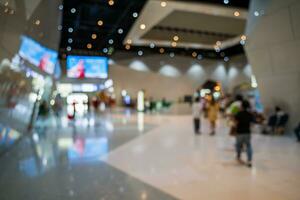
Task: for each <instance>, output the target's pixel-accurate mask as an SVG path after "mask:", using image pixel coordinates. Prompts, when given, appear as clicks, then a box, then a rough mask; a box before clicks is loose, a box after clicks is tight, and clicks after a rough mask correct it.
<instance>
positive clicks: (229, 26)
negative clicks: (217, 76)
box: [60, 0, 249, 58]
mask: <svg viewBox="0 0 300 200" xmlns="http://www.w3.org/2000/svg"><path fill="white" fill-rule="evenodd" d="M225 1H226V0H225ZM225 1H224V0H182V1H177V0H176V1H175V0H169V1H164V2H165V3H166V7H162V6H161V3H162V1H160V0H148V1H147V0H85V1H82V0H64V2H63V20H62V34H61V42H60V54H61V55H62V57H63V58H64V57H65V56H66V55H68V54H80V55H106V56H111V55H113V54H114V52H115V51H129V52H132V53H134V52H135V53H139V54H142V55H148V54H153V53H156V54H159V53H162V52H163V53H169V54H180V55H187V56H191V55H192V54H193V56H194V57H197V58H203V57H208V58H223V57H226V56H232V55H237V54H241V53H243V47H242V46H241V45H240V44H239V42H240V39H239V38H240V35H242V34H243V33H244V27H245V23H246V17H245V16H246V15H247V9H248V5H249V0H243V1H241V0H228V1H229V2H228V4H225V3H224V2H225ZM153 6H155V10H153ZM177 6H180V9H177V8H178V7H177ZM193 7H194V10H193ZM195 8H197V9H195ZM198 8H202V9H200V10H199V9H198ZM164 10H168V11H167V12H166V11H164ZM216 11H217V12H216ZM233 11H238V12H239V14H240V16H239V17H235V16H233ZM147 13H148V14H147ZM149 13H152V15H153V16H151V15H149ZM148 22H149V23H148ZM141 23H145V26H146V28H145V30H142V29H141V28H140V25H141ZM151 23H152V24H151ZM174 35H180V40H179V41H178V42H177V44H176V47H174V46H173V45H172V38H173V36H174ZM216 41H220V42H222V44H221V46H220V49H217V52H216V49H215V43H216ZM173 42H174V41H173ZM162 49H163V50H162ZM141 52H142V53H141ZM196 54H197V56H195V55H196ZM198 55H199V56H198Z"/></svg>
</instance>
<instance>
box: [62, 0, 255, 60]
mask: <svg viewBox="0 0 300 200" xmlns="http://www.w3.org/2000/svg"><path fill="white" fill-rule="evenodd" d="M184 1H188V0H184ZM108 2H109V0H64V2H63V6H64V10H63V23H62V32H61V42H60V55H61V56H62V58H65V56H66V55H68V54H81V55H107V56H110V55H111V54H113V52H114V51H127V50H125V48H124V46H123V40H124V38H125V37H126V35H127V33H128V32H129V31H130V28H131V27H132V25H133V23H134V22H135V20H136V19H137V18H134V17H133V15H132V14H133V13H134V12H137V13H138V14H139V13H140V12H141V10H142V8H143V6H144V5H145V4H146V2H147V0H114V4H113V5H112V6H110V5H109V4H108ZM194 2H206V3H213V4H220V5H224V3H223V0H207V1H206V0H199V1H194ZM248 4H249V1H248V0H236V1H234V0H229V4H228V5H226V6H233V7H242V8H248ZM73 8H74V9H75V10H76V12H73V13H72V12H71V11H74V9H73ZM72 9H73V10H72ZM98 20H102V21H103V26H98V25H97V22H98ZM69 28H72V30H73V31H69ZM120 28H121V32H122V33H121V34H120V33H119V32H118V30H119V29H120ZM92 34H97V39H92V38H91V35H92ZM69 39H71V40H69ZM89 43H90V44H91V45H92V47H91V48H90V49H88V48H87V44H89ZM67 47H70V48H71V51H67ZM159 48H160V47H156V48H152V49H151V48H150V47H148V46H145V47H134V46H132V48H131V49H130V50H129V51H134V52H137V51H139V50H143V51H144V52H145V54H148V53H152V54H153V53H159ZM69 50H70V49H69ZM165 50H166V53H172V52H174V53H176V54H180V55H184V54H186V55H189V56H190V54H191V53H192V52H194V51H197V52H199V54H201V55H202V56H203V57H208V58H222V57H224V55H226V56H230V55H234V54H239V53H243V47H242V46H241V45H237V46H235V47H232V48H228V49H226V50H224V51H221V52H215V51H213V50H209V51H208V50H194V49H185V48H165Z"/></svg>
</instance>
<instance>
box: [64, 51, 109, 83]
mask: <svg viewBox="0 0 300 200" xmlns="http://www.w3.org/2000/svg"><path fill="white" fill-rule="evenodd" d="M67 77H69V78H80V79H83V78H102V79H105V78H107V77H108V59H107V58H106V57H100V56H68V57H67Z"/></svg>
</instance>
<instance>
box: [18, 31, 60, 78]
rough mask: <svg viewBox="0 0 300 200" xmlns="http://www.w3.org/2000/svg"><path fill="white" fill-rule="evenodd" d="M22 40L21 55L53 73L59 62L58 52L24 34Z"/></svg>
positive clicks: (45, 70)
mask: <svg viewBox="0 0 300 200" xmlns="http://www.w3.org/2000/svg"><path fill="white" fill-rule="evenodd" d="M21 40H22V43H21V47H20V50H19V55H20V56H21V57H22V58H23V59H25V60H27V61H28V62H30V63H31V64H33V65H35V66H37V67H38V68H40V69H41V70H42V71H44V72H47V73H49V74H53V73H54V70H55V64H56V63H57V52H56V51H54V50H51V49H48V48H46V47H43V46H42V45H40V44H39V43H38V42H36V41H34V40H33V39H31V38H29V37H26V36H22V37H21Z"/></svg>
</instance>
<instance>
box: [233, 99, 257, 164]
mask: <svg viewBox="0 0 300 200" xmlns="http://www.w3.org/2000/svg"><path fill="white" fill-rule="evenodd" d="M249 109H250V104H249V102H248V101H243V102H242V106H241V110H240V111H239V112H238V113H237V114H236V115H235V122H236V159H237V161H239V162H240V163H243V161H242V160H241V152H242V149H243V147H244V146H246V152H247V163H246V164H247V166H248V167H252V145H251V127H250V126H251V123H253V122H255V119H254V115H253V114H252V113H251V112H250V111H249Z"/></svg>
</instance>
